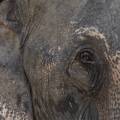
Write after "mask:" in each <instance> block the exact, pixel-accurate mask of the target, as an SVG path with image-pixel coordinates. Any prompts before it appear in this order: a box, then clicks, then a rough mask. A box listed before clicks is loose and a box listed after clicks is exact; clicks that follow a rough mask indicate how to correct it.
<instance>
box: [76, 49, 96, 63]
mask: <svg viewBox="0 0 120 120" xmlns="http://www.w3.org/2000/svg"><path fill="white" fill-rule="evenodd" d="M76 60H78V61H79V62H80V63H82V64H94V63H95V54H94V51H93V50H91V49H82V50H80V51H79V52H78V54H77V56H76Z"/></svg>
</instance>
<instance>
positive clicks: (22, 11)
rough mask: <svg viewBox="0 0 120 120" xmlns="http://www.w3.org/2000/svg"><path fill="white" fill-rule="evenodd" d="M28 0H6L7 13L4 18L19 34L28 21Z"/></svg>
mask: <svg viewBox="0 0 120 120" xmlns="http://www.w3.org/2000/svg"><path fill="white" fill-rule="evenodd" d="M28 1H29V0H8V13H7V16H6V20H7V22H8V25H9V26H10V28H11V29H13V30H14V31H15V32H16V33H18V34H21V32H22V30H23V26H25V25H26V23H27V22H28V19H29V17H28V13H29V12H28Z"/></svg>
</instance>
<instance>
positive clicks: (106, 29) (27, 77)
mask: <svg viewBox="0 0 120 120" xmlns="http://www.w3.org/2000/svg"><path fill="white" fill-rule="evenodd" d="M119 7H120V1H119V0H114V1H113V0H74V1H73V0H50V1H47V0H8V8H7V9H8V11H7V17H6V21H7V25H8V26H9V28H10V29H11V30H13V31H14V32H15V33H16V36H17V39H18V41H19V42H18V43H17V45H18V46H19V47H17V48H16V49H15V51H16V52H18V59H15V61H17V62H16V63H15V62H12V63H11V64H10V69H12V68H11V67H12V66H14V67H15V68H16V69H14V70H13V71H12V72H13V73H14V74H15V75H16V74H17V73H16V71H17V70H18V73H19V75H18V77H20V76H23V78H20V79H19V80H18V81H17V82H18V83H20V82H22V85H23V84H24V91H25V93H26V94H27V95H28V96H27V97H26V98H25V101H26V100H27V103H28V104H27V107H26V104H24V105H23V106H24V107H25V108H26V111H27V112H25V114H26V115H28V116H29V118H24V117H23V118H22V117H21V119H29V120H30V119H33V120H119V119H120V94H119V93H120V42H119V37H120V36H119V31H120V27H119V21H120V17H119V12H120V10H119ZM12 59H13V58H10V60H11V61H12ZM11 65H12V66H11ZM18 68H19V69H18ZM21 79H22V80H21ZM7 89H9V88H7ZM17 90H18V91H20V90H22V88H21V89H19V88H17ZM22 91H23V90H22ZM14 92H16V91H14ZM14 94H17V99H18V98H20V97H21V96H22V95H18V93H14ZM15 99H16V98H15ZM20 103H25V102H23V101H20ZM28 106H29V107H28ZM12 109H13V108H12ZM18 109H19V107H18ZM16 116H17V115H16Z"/></svg>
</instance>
